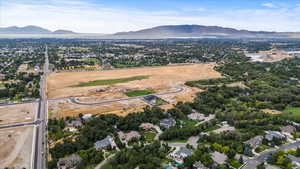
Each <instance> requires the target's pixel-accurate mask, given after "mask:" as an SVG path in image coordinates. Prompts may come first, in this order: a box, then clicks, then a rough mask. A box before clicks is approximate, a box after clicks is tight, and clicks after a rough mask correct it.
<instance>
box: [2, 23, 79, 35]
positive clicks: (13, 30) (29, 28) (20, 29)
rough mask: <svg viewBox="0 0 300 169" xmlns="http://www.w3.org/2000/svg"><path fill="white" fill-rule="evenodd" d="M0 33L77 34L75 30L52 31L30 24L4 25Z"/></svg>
mask: <svg viewBox="0 0 300 169" xmlns="http://www.w3.org/2000/svg"><path fill="white" fill-rule="evenodd" d="M0 34H75V32H73V31H69V30H56V31H53V32H52V31H50V30H48V29H45V28H42V27H38V26H33V25H29V26H24V27H17V26H11V27H3V28H0Z"/></svg>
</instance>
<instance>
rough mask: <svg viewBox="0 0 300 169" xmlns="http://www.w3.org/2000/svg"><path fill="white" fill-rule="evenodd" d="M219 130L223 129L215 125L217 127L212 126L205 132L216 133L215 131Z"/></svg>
mask: <svg viewBox="0 0 300 169" xmlns="http://www.w3.org/2000/svg"><path fill="white" fill-rule="evenodd" d="M219 128H221V127H220V126H219V125H215V126H212V127H209V128H207V129H205V130H204V132H210V131H214V130H217V129H219Z"/></svg>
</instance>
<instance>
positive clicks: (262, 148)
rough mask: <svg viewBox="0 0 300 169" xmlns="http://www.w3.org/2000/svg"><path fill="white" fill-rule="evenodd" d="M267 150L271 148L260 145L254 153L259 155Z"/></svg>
mask: <svg viewBox="0 0 300 169" xmlns="http://www.w3.org/2000/svg"><path fill="white" fill-rule="evenodd" d="M269 148H271V147H269V146H267V145H264V144H262V145H260V146H259V147H257V148H256V149H255V152H256V153H261V152H263V151H265V150H267V149H269Z"/></svg>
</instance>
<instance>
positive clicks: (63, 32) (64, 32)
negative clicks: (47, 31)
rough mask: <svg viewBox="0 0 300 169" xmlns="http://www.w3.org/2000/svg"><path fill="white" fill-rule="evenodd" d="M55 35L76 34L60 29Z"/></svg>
mask: <svg viewBox="0 0 300 169" xmlns="http://www.w3.org/2000/svg"><path fill="white" fill-rule="evenodd" d="M52 33H53V34H76V33H75V32H73V31H70V30H64V29H58V30H56V31H54V32H52Z"/></svg>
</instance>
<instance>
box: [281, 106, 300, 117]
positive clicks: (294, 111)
mask: <svg viewBox="0 0 300 169" xmlns="http://www.w3.org/2000/svg"><path fill="white" fill-rule="evenodd" d="M283 112H284V114H283V116H288V117H292V118H297V119H300V107H291V108H286V109H285V110H284V111H283Z"/></svg>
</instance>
